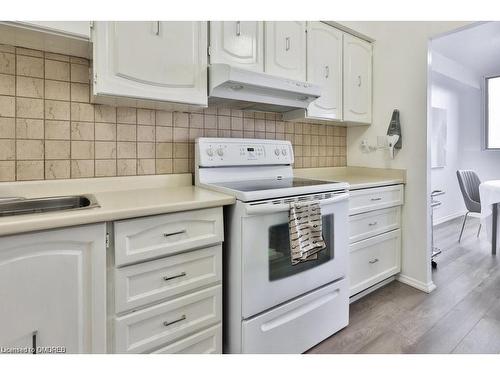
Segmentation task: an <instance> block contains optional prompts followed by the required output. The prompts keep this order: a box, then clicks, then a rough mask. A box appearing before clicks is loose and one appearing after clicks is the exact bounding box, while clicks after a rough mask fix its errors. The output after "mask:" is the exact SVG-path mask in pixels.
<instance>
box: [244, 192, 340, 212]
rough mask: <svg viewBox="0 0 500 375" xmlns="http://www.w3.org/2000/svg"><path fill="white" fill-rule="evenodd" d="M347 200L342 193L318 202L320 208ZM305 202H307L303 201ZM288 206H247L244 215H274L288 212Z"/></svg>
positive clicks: (285, 204)
mask: <svg viewBox="0 0 500 375" xmlns="http://www.w3.org/2000/svg"><path fill="white" fill-rule="evenodd" d="M347 199H349V193H342V194H338V195H335V196H334V197H332V198H327V199H322V200H320V201H319V204H320V206H326V205H330V204H333V203H337V202H341V201H344V200H347ZM304 202H307V201H304ZM289 210H290V205H289V204H288V203H283V204H272V203H264V204H255V205H247V206H246V213H247V215H264V214H274V213H277V212H283V211H289Z"/></svg>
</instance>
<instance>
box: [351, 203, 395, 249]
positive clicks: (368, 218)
mask: <svg viewBox="0 0 500 375" xmlns="http://www.w3.org/2000/svg"><path fill="white" fill-rule="evenodd" d="M349 224H350V225H349V227H350V232H349V243H353V242H357V241H361V240H364V239H366V238H369V237H373V236H376V235H377V234H381V233H385V232H389V231H391V230H394V229H399V228H400V225H401V208H400V207H391V208H385V209H383V210H376V211H370V212H366V213H364V214H358V215H354V216H350V217H349Z"/></svg>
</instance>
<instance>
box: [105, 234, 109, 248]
mask: <svg viewBox="0 0 500 375" xmlns="http://www.w3.org/2000/svg"><path fill="white" fill-rule="evenodd" d="M106 249H109V233H106Z"/></svg>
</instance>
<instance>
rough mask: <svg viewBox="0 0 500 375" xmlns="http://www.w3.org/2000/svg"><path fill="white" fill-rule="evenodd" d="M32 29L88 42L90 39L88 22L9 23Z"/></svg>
mask: <svg viewBox="0 0 500 375" xmlns="http://www.w3.org/2000/svg"><path fill="white" fill-rule="evenodd" d="M11 23H14V24H18V25H19V26H24V27H27V28H32V29H39V30H40V31H43V32H50V33H56V34H63V35H66V36H71V37H74V38H82V39H86V40H88V39H89V38H90V22H89V21H17V22H11Z"/></svg>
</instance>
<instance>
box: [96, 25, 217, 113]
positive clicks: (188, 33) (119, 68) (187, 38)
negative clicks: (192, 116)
mask: <svg viewBox="0 0 500 375" xmlns="http://www.w3.org/2000/svg"><path fill="white" fill-rule="evenodd" d="M92 42H93V57H94V61H93V77H92V78H93V79H92V81H93V94H94V95H95V101H96V102H105V103H106V102H107V100H106V98H107V97H109V96H112V97H128V98H135V99H137V100H144V101H149V100H152V101H164V102H175V103H183V104H192V105H200V106H206V105H207V104H208V98H207V22H198V21H193V22H191V21H182V22H180V21H179V22H173V21H169V22H164V21H153V22H147V21H141V22H137V21H127V22H104V21H102V22H95V23H94V27H93V30H92ZM100 99H102V100H100ZM118 104H120V103H119V102H118ZM127 104H132V103H127ZM141 104H142V103H141Z"/></svg>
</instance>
